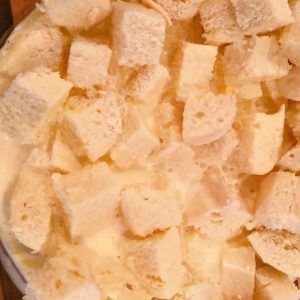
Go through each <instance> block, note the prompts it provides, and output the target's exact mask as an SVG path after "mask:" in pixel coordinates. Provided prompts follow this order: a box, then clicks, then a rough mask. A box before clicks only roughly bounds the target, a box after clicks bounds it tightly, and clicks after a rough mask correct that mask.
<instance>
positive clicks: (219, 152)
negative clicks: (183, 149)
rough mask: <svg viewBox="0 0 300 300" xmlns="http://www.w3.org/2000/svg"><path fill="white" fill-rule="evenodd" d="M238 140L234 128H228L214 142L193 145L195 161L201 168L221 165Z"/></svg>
mask: <svg viewBox="0 0 300 300" xmlns="http://www.w3.org/2000/svg"><path fill="white" fill-rule="evenodd" d="M239 143H240V141H239V138H238V134H237V132H236V130H234V129H230V130H229V131H228V132H227V133H226V134H225V135H224V136H222V137H221V138H219V139H218V140H216V141H215V142H212V143H209V144H206V145H201V146H196V147H193V150H194V151H195V161H196V163H197V164H198V165H199V166H200V167H201V168H202V169H205V170H206V169H207V167H209V166H214V167H216V166H222V165H224V162H226V161H228V159H229V158H230V157H231V156H232V154H233V153H234V151H235V150H236V149H237V147H238V145H239Z"/></svg>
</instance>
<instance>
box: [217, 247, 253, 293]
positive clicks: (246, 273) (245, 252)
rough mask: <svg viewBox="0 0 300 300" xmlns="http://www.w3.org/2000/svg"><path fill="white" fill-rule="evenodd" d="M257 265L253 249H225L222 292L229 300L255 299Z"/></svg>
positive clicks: (223, 254)
mask: <svg viewBox="0 0 300 300" xmlns="http://www.w3.org/2000/svg"><path fill="white" fill-rule="evenodd" d="M255 265H256V263H255V252H254V250H253V249H252V248H251V247H239V248H232V247H225V248H224V249H223V253H222V290H223V293H224V295H225V297H226V298H227V299H253V291H254V279H255Z"/></svg>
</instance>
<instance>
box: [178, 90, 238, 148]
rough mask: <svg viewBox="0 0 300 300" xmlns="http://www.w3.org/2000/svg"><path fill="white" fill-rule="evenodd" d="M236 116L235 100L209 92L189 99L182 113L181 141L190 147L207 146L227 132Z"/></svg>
mask: <svg viewBox="0 0 300 300" xmlns="http://www.w3.org/2000/svg"><path fill="white" fill-rule="evenodd" d="M235 115H236V98H235V97H234V96H227V95H218V96H215V95H214V94H212V93H211V92H209V93H207V94H206V95H204V96H203V97H202V98H201V99H199V98H197V97H192V98H189V99H188V101H187V103H186V104H185V107H184V112H183V132H182V136H183V140H184V141H185V142H186V143H187V144H190V145H193V146H197V145H203V144H208V143H211V142H213V141H216V140H217V139H219V138H221V137H222V136H223V135H224V134H226V132H228V131H229V130H230V128H231V126H232V123H233V121H234V119H235Z"/></svg>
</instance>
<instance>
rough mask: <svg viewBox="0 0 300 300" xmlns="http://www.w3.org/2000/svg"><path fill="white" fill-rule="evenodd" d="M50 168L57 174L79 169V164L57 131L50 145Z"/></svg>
mask: <svg viewBox="0 0 300 300" xmlns="http://www.w3.org/2000/svg"><path fill="white" fill-rule="evenodd" d="M50 164H51V168H53V169H54V170H56V171H58V172H66V173H68V172H73V171H76V170H78V169H80V168H81V164H80V162H79V161H78V159H77V158H76V156H75V154H74V153H73V151H72V150H71V149H70V147H69V146H68V144H67V143H66V141H65V140H64V138H63V137H62V135H61V133H60V131H59V130H58V131H57V132H56V135H55V139H54V141H53V145H52V151H51V162H50Z"/></svg>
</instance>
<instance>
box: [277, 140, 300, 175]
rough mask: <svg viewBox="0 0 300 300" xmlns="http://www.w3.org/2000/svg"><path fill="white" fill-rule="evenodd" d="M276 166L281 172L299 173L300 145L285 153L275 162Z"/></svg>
mask: <svg viewBox="0 0 300 300" xmlns="http://www.w3.org/2000/svg"><path fill="white" fill-rule="evenodd" d="M277 166H278V167H279V168H280V169H281V170H283V171H290V172H295V173H298V172H299V171H300V145H298V144H297V145H296V146H294V147H293V148H291V149H290V150H289V151H288V152H287V153H285V154H284V155H283V156H282V157H281V158H280V160H279V161H278V162H277Z"/></svg>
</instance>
